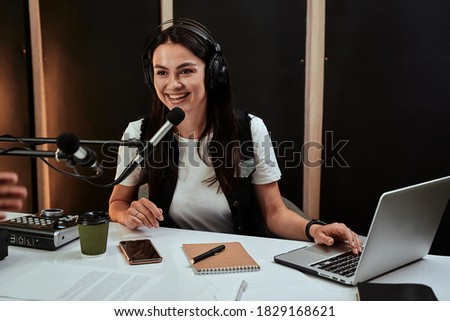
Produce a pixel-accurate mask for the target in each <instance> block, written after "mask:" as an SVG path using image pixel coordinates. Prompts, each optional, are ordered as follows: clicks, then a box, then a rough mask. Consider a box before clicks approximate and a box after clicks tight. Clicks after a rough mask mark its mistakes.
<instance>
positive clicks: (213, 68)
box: [206, 53, 228, 90]
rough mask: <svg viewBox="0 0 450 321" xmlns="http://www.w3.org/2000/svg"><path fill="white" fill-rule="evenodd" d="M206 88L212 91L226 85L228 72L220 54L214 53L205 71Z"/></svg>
mask: <svg viewBox="0 0 450 321" xmlns="http://www.w3.org/2000/svg"><path fill="white" fill-rule="evenodd" d="M206 71H207V72H206V75H207V77H206V87H207V88H208V89H209V90H214V89H216V88H218V87H220V86H223V85H226V84H227V83H228V70H227V65H226V63H225V59H224V58H223V56H222V55H221V54H220V53H215V54H214V56H213V57H212V58H211V59H210V61H209V64H208V66H207V69H206Z"/></svg>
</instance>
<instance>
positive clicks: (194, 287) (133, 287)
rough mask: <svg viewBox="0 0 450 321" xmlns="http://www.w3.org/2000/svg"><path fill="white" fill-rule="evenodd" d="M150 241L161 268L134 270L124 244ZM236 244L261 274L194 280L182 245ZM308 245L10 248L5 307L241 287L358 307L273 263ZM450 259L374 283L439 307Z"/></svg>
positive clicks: (139, 234)
mask: <svg viewBox="0 0 450 321" xmlns="http://www.w3.org/2000/svg"><path fill="white" fill-rule="evenodd" d="M136 238H150V239H151V240H152V241H153V242H154V244H155V245H156V247H157V248H158V250H159V251H160V253H161V255H162V256H163V262H162V263H159V264H150V265H141V266H130V265H128V264H127V263H126V262H125V260H124V258H123V257H122V255H121V253H120V250H119V249H118V247H117V245H118V242H119V241H120V240H126V239H136ZM226 241H239V242H241V243H242V244H243V245H244V247H245V248H246V250H247V251H248V252H249V253H250V254H251V255H252V257H253V258H254V259H255V260H256V261H257V262H258V263H259V264H260V266H261V271H259V272H242V273H233V274H217V275H196V274H194V272H193V269H192V267H191V266H190V265H189V262H188V260H187V258H186V256H185V254H184V252H183V250H182V248H181V244H182V243H202V242H226ZM304 244H305V242H299V241H289V240H280V239H270V238H258V237H248V236H239V235H233V234H222V233H210V232H199V231H189V230H179V229H168V228H157V229H141V230H136V231H132V230H129V229H127V228H125V227H123V226H122V225H120V224H117V223H111V224H110V230H109V237H108V248H107V252H106V253H105V254H104V255H102V256H99V257H85V256H83V255H82V254H81V252H80V246H79V240H78V239H77V240H75V241H73V242H71V243H69V244H67V245H65V246H63V247H61V248H59V249H58V250H56V251H45V250H37V249H30V248H22V247H16V246H9V255H8V256H7V257H6V258H5V259H4V260H2V261H0V271H1V272H0V300H64V301H68V300H163V301H177V300H178V301H181V300H190V301H191V300H196V301H203V300H208V301H209V300H234V299H235V296H236V293H237V291H238V288H239V285H240V284H241V282H242V280H246V281H247V282H248V288H247V290H246V291H245V293H244V294H243V296H242V300H254V301H278V300H283V301H288V300H291V301H297V300H314V301H328V300H333V301H341V300H346V301H348V300H355V293H356V288H355V287H349V286H345V285H340V284H337V283H335V282H332V281H328V280H324V279H320V278H318V277H315V276H309V275H305V274H303V273H301V272H299V271H297V270H294V269H291V268H288V267H285V266H282V265H279V264H277V263H274V262H273V257H274V256H275V255H276V254H280V253H283V252H286V251H289V250H292V249H295V248H297V247H300V246H302V245H304ZM449 270H450V258H449V257H441V256H432V255H429V256H427V257H425V259H423V260H420V261H418V262H416V263H413V264H410V265H408V266H406V267H404V268H402V269H399V270H396V271H393V272H391V273H389V274H386V275H384V276H382V277H379V278H377V279H375V280H374V281H378V282H392V283H398V282H416V283H423V284H427V285H430V286H431V287H432V288H433V290H434V291H435V293H436V295H437V297H438V299H439V300H450V273H448V271H449Z"/></svg>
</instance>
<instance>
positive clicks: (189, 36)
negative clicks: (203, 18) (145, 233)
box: [142, 19, 240, 198]
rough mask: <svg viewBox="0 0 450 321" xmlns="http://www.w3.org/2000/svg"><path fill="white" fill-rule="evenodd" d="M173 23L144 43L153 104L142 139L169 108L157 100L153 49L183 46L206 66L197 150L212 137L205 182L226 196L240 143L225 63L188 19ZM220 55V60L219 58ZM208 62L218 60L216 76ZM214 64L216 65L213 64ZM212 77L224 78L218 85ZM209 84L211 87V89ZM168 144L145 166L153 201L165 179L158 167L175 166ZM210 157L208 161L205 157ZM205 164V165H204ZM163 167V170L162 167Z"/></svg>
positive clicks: (202, 29)
mask: <svg viewBox="0 0 450 321" xmlns="http://www.w3.org/2000/svg"><path fill="white" fill-rule="evenodd" d="M170 23H173V24H172V25H171V26H169V27H168V28H166V29H164V30H161V29H162V27H163V26H166V25H167V23H163V24H162V25H161V26H160V27H159V28H158V31H157V32H155V33H154V34H152V35H151V36H150V37H149V38H148V39H147V41H146V45H145V49H144V53H143V65H144V73H145V76H146V80H147V83H148V85H149V86H150V88H151V89H152V91H153V101H152V108H151V111H150V114H149V115H148V117H147V118H148V126H144V128H143V129H142V130H143V137H142V138H143V139H145V140H148V139H149V138H150V137H152V136H153V135H154V134H155V133H156V131H157V130H158V129H159V128H160V127H161V126H162V125H163V123H164V122H165V116H166V114H167V112H168V108H167V107H166V106H165V105H164V104H163V103H162V102H161V101H160V100H159V98H158V97H157V95H156V93H155V88H154V85H153V63H152V59H153V53H154V51H155V49H156V48H157V47H158V46H159V45H161V44H164V43H166V42H168V41H170V42H172V43H176V44H180V45H183V46H184V47H186V48H187V49H189V50H190V51H191V52H192V53H193V54H194V55H196V56H197V57H199V58H200V59H202V60H203V61H204V62H205V65H206V69H207V70H205V75H206V76H205V78H206V79H205V86H206V92H207V97H208V100H207V108H206V110H207V111H206V126H205V128H204V130H203V132H202V133H201V135H200V137H199V146H200V145H201V143H202V141H203V140H204V139H205V138H206V137H207V136H208V135H209V134H210V133H212V140H211V141H210V142H209V144H208V149H207V153H203V157H204V159H205V160H206V159H208V158H209V159H210V160H211V164H212V166H213V167H214V171H215V176H214V177H211V178H208V179H207V180H206V182H207V183H208V184H209V185H213V184H215V183H216V182H217V181H218V182H219V185H220V187H221V189H222V191H223V192H224V193H225V194H227V193H229V192H230V191H231V190H232V188H233V186H234V184H235V182H236V179H235V178H236V177H239V160H240V152H239V140H238V134H237V126H236V120H235V117H234V113H233V108H232V106H231V85H230V81H229V77H228V69H227V68H226V63H225V60H224V58H223V56H222V53H221V52H220V46H219V45H218V43H216V42H215V41H214V39H213V38H212V36H211V33H210V32H209V31H208V29H206V27H204V26H203V25H201V24H199V23H198V22H196V21H192V20H188V19H177V20H172V21H171V22H170ZM218 55H219V56H218ZM211 59H214V60H216V59H220V61H219V65H220V66H219V68H221V69H222V70H220V71H219V72H220V73H222V74H220V75H217V74H216V71H217V70H209V69H210V68H216V67H217V66H213V65H212V62H211ZM213 63H216V61H214V62H213ZM211 77H223V78H224V79H220V81H216V80H217V79H211ZM211 81H213V82H214V85H213V86H211V85H210V84H211ZM165 140H166V142H169V141H170V140H171V134H170V135H168V136H167V137H166V138H165ZM169 145H170V144H167V143H166V144H164V143H163V144H160V146H158V147H157V149H156V150H155V154H154V155H153V157H152V158H151V160H149V161H148V162H147V165H148V166H146V168H145V174H146V177H147V180H148V183H149V190H150V197H151V198H152V197H155V196H156V195H157V192H158V187H159V184H160V182H161V180H162V179H163V177H164V170H161V167H167V166H169V167H170V166H171V167H174V166H175V164H174V163H176V161H175V162H172V160H171V159H170V155H173V154H171V153H170V152H169V151H168V149H169ZM208 156H209V157H208ZM207 164H208V163H207ZM161 165H162V166H161Z"/></svg>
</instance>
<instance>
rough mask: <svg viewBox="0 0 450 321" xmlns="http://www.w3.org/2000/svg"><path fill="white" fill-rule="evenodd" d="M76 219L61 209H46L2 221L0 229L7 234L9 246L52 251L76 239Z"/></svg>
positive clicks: (75, 216)
mask: <svg viewBox="0 0 450 321" xmlns="http://www.w3.org/2000/svg"><path fill="white" fill-rule="evenodd" d="M77 218H78V216H77V215H66V214H64V211H63V210H62V209H57V208H48V209H45V210H42V211H41V213H40V214H29V215H25V216H21V217H18V218H13V219H10V220H7V221H2V222H0V229H4V230H7V231H8V232H9V245H16V246H23V247H29V248H36V249H42V250H51V251H53V250H56V249H58V248H59V247H61V246H63V245H65V244H67V243H69V242H71V241H73V240H75V239H77V238H78V226H77Z"/></svg>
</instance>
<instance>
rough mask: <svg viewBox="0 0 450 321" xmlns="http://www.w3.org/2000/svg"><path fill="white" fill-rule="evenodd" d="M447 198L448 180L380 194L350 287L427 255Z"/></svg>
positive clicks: (444, 178) (449, 191)
mask: <svg viewBox="0 0 450 321" xmlns="http://www.w3.org/2000/svg"><path fill="white" fill-rule="evenodd" d="M449 195H450V176H447V177H443V178H439V179H436V180H432V181H428V182H425V183H421V184H417V185H413V186H408V187H405V188H401V189H397V190H394V191H391V192H386V193H384V194H383V195H382V196H381V198H380V200H379V202H378V206H377V209H376V211H375V216H374V218H373V220H372V224H371V226H370V229H369V233H368V235H367V240H366V242H365V248H364V251H363V253H362V256H361V260H360V262H359V265H358V268H357V270H356V274H355V280H354V284H356V283H358V282H363V281H366V280H369V279H371V278H374V277H376V276H379V275H381V274H383V273H386V272H388V271H390V270H393V269H395V268H398V267H400V266H403V265H405V264H408V263H410V262H413V261H415V260H418V259H421V258H423V257H424V256H425V255H427V254H428V252H429V250H430V247H431V245H432V243H433V239H434V236H435V234H436V231H437V229H438V227H439V223H440V221H441V218H442V216H443V214H444V211H445V207H446V205H447V203H448V200H449Z"/></svg>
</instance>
